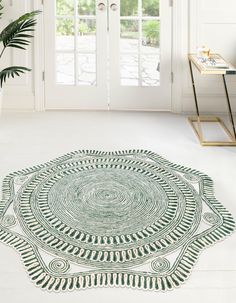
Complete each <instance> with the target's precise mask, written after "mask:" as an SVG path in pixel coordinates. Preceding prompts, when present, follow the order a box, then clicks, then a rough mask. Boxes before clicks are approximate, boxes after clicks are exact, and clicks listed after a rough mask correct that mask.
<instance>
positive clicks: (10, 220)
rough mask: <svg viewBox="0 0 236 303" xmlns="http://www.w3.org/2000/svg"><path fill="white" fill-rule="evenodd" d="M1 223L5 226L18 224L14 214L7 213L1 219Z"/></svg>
mask: <svg viewBox="0 0 236 303" xmlns="http://www.w3.org/2000/svg"><path fill="white" fill-rule="evenodd" d="M0 223H1V224H2V225H3V226H4V227H13V226H15V225H16V218H15V217H14V216H13V215H6V216H4V217H3V218H2V219H0Z"/></svg>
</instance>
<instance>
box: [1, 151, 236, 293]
mask: <svg viewBox="0 0 236 303" xmlns="http://www.w3.org/2000/svg"><path fill="white" fill-rule="evenodd" d="M234 225H235V223H234V220H233V218H232V216H231V215H230V214H229V212H228V211H227V210H226V209H225V208H224V207H223V206H222V205H221V204H220V203H219V202H218V201H217V200H216V199H215V198H214V195H213V182H212V180H211V179H210V178H209V177H208V176H206V175H204V174H203V173H200V172H198V171H195V170H193V169H189V168H185V167H182V166H179V165H176V164H172V163H170V162H169V161H167V160H165V159H163V158H162V157H160V156H158V155H157V154H155V153H152V152H149V151H143V150H131V151H121V152H110V153H106V152H97V151H76V152H72V153H69V154H67V155H65V156H62V157H60V158H57V159H55V160H53V161H51V162H48V163H46V164H43V165H39V166H35V167H32V168H29V169H23V170H22V171H19V172H15V173H12V174H10V175H9V176H7V177H6V178H5V179H4V182H3V200H2V201H1V202H0V241H2V242H4V243H6V244H8V245H10V246H12V247H14V248H15V249H16V250H17V251H18V252H19V253H20V254H21V256H22V260H23V262H24V265H25V267H26V270H27V271H28V273H29V275H30V277H31V279H32V281H33V282H34V283H35V284H36V285H38V286H40V287H41V288H44V289H47V290H54V291H58V290H61V291H66V290H71V289H83V288H88V287H97V286H127V287H133V288H140V289H149V290H162V291H163V290H169V289H172V288H175V287H178V286H180V285H181V284H182V283H184V282H185V280H186V279H187V278H188V277H189V275H190V272H191V270H192V267H193V266H194V264H195V263H196V261H197V259H198V257H199V254H200V252H201V251H202V250H203V249H204V248H206V247H207V246H209V245H211V244H213V243H214V242H217V241H218V240H220V239H222V238H224V237H225V236H227V235H229V234H230V233H232V231H233V230H234Z"/></svg>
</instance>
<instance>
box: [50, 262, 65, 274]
mask: <svg viewBox="0 0 236 303" xmlns="http://www.w3.org/2000/svg"><path fill="white" fill-rule="evenodd" d="M48 267H49V269H50V270H51V271H52V272H54V273H57V274H61V273H66V272H67V271H68V270H69V269H70V264H69V262H68V261H67V260H64V259H53V260H52V261H51V262H50V263H49V265H48Z"/></svg>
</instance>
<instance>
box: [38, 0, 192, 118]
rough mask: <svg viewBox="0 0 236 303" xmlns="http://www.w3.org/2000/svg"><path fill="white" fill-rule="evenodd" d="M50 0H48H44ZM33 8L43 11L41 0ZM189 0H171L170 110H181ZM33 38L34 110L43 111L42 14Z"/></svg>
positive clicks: (187, 38) (177, 111)
mask: <svg viewBox="0 0 236 303" xmlns="http://www.w3.org/2000/svg"><path fill="white" fill-rule="evenodd" d="M44 1H50V0H44ZM33 3H34V9H41V10H42V11H43V9H44V7H43V0H34V2H33ZM188 8H189V0H178V1H176V0H173V13H172V72H173V74H174V81H173V84H172V98H171V99H172V100H171V101H172V112H175V113H180V112H181V111H182V104H181V97H182V84H183V83H182V78H183V77H182V75H183V65H184V63H185V62H184V60H185V56H186V45H188V40H189V37H188V34H189V28H188V27H187V25H188V19H189V11H188ZM40 21H41V22H39V24H38V27H37V30H36V35H35V39H34V41H35V42H34V43H35V44H34V45H35V48H34V60H33V61H34V70H35V79H34V81H35V110H36V111H45V93H44V82H43V73H44V70H45V62H44V51H45V50H44V32H43V28H44V16H43V14H42V16H41V20H40Z"/></svg>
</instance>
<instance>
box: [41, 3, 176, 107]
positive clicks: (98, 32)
mask: <svg viewBox="0 0 236 303" xmlns="http://www.w3.org/2000/svg"><path fill="white" fill-rule="evenodd" d="M44 14H45V16H44V19H45V22H44V23H45V50H46V51H45V99H46V102H45V103H46V109H114V110H115V109H123V110H125V109H127V110H170V109H171V8H170V5H169V1H167V0H52V1H45V7H44Z"/></svg>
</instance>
